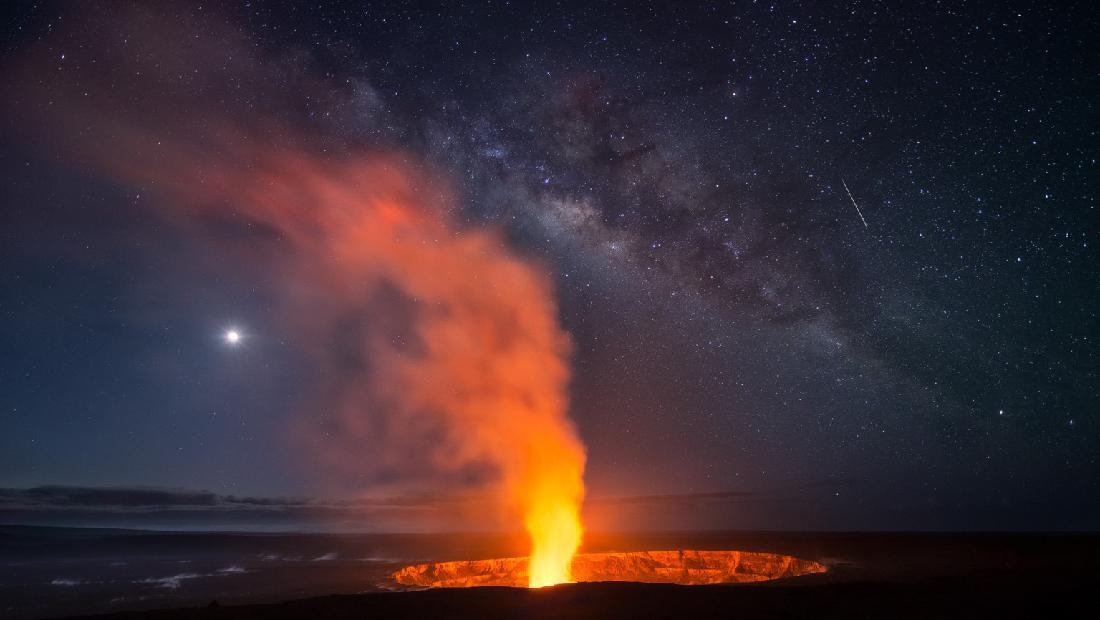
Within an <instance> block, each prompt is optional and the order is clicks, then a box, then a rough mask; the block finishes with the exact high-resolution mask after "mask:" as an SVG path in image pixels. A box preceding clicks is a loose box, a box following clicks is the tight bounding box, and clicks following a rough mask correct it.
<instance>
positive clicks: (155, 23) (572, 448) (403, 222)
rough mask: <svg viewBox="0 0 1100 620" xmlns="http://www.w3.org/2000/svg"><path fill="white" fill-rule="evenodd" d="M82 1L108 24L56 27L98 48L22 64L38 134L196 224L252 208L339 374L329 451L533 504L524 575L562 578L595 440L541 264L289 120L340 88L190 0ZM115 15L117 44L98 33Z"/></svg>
mask: <svg viewBox="0 0 1100 620" xmlns="http://www.w3.org/2000/svg"><path fill="white" fill-rule="evenodd" d="M88 19H89V20H106V21H107V22H109V23H100V24H98V25H97V26H95V27H91V26H87V27H84V28H81V29H78V31H77V32H74V33H69V39H65V41H67V44H68V45H71V46H72V47H73V48H74V49H77V48H79V49H82V50H90V51H88V52H86V53H85V56H86V57H88V58H94V59H95V61H96V62H95V63H91V62H88V63H86V64H85V65H84V66H76V65H75V61H73V60H69V61H68V63H69V64H65V65H62V66H60V67H57V68H55V69H52V71H51V70H49V69H51V68H52V67H54V65H56V64H57V63H58V62H60V61H59V60H58V58H60V55H59V54H58V53H57V50H56V49H52V48H49V47H48V46H47V47H45V48H44V49H42V50H39V53H38V56H37V57H34V58H31V59H24V60H25V62H24V63H23V65H22V66H21V67H18V70H16V71H14V72H12V75H13V76H15V79H14V81H15V82H16V85H15V87H14V88H15V89H14V90H12V92H19V93H21V100H20V101H18V102H16V106H17V108H19V110H18V112H19V114H17V116H20V117H22V118H24V119H27V121H28V127H31V128H32V129H33V132H34V133H35V134H36V138H35V139H36V140H46V141H54V142H58V143H64V144H65V146H66V148H67V149H68V151H69V152H71V153H72V158H73V159H74V160H75V161H76V162H78V163H80V164H81V165H82V166H84V167H86V168H87V167H93V168H94V169H98V170H100V171H102V172H107V173H109V174H110V175H111V176H112V177H113V178H115V179H117V180H120V181H123V182H126V183H130V184H133V185H136V186H138V187H142V188H143V190H142V191H143V192H147V193H150V194H154V195H156V196H157V201H158V203H159V204H160V205H167V206H171V207H172V209H170V211H169V214H170V215H171V217H172V218H174V219H176V220H177V221H180V222H181V223H183V224H184V225H186V226H188V227H194V226H195V225H196V224H198V225H200V226H202V225H205V224H208V223H211V222H212V223H214V224H215V225H224V223H225V222H227V221H231V222H232V223H233V225H234V226H235V227H238V228H239V227H240V224H241V223H242V222H243V223H244V224H245V228H247V230H248V231H249V234H252V235H257V236H259V237H261V238H262V243H261V244H260V245H262V246H263V248H262V249H263V253H262V254H261V256H262V259H263V261H264V265H265V267H266V268H267V269H268V270H269V271H271V272H273V273H274V276H273V277H274V278H276V279H277V280H278V281H279V282H280V286H279V288H278V291H279V295H278V296H279V299H278V303H279V307H280V315H281V316H282V317H283V320H284V321H285V324H286V325H287V326H288V327H289V328H290V330H291V331H293V332H294V333H295V334H296V335H297V336H298V338H299V339H300V341H301V342H300V344H301V346H302V347H303V349H305V350H307V352H308V355H309V356H310V359H312V360H313V363H314V364H315V366H316V367H317V368H318V369H319V371H320V372H319V373H318V374H319V375H320V376H321V377H323V378H324V380H325V381H328V383H325V384H324V385H322V386H321V388H322V392H323V395H322V396H323V398H321V399H319V400H317V401H315V402H313V403H312V405H313V407H314V408H315V409H313V410H307V411H305V412H303V418H304V419H305V420H306V424H305V425H304V426H306V427H308V426H310V425H311V424H312V425H313V427H314V431H313V433H314V435H315V436H316V437H319V438H322V440H321V442H320V444H319V447H320V449H321V450H322V451H324V452H325V453H326V456H328V457H331V459H330V460H332V461H333V462H342V463H345V464H346V463H347V462H348V461H349V460H351V461H353V462H354V463H355V464H356V465H357V466H359V467H362V468H363V469H364V470H367V469H369V470H372V471H368V472H366V474H367V475H366V476H365V479H367V480H370V481H372V483H373V482H375V481H378V480H383V481H387V482H394V481H396V482H395V483H396V484H399V483H400V482H401V481H402V480H403V479H404V478H405V477H406V476H407V477H409V478H412V479H415V480H417V481H418V482H420V483H422V484H424V483H425V481H426V484H427V485H428V486H431V485H432V482H433V481H437V484H435V486H437V487H438V486H443V487H446V486H447V485H448V483H449V482H450V481H453V480H463V481H467V482H468V481H469V480H470V479H473V480H474V482H475V484H476V485H478V486H481V487H485V488H488V489H489V490H491V491H493V492H495V493H496V494H497V495H498V497H499V498H500V499H501V500H502V503H504V504H505V505H507V506H510V507H511V508H513V509H514V510H516V511H517V512H518V514H520V515H522V519H523V524H524V527H525V528H526V530H527V532H528V533H529V535H530V538H531V556H532V557H531V564H530V566H531V569H530V585H531V586H543V585H549V584H553V583H558V582H563V581H569V580H570V575H569V566H570V560H571V558H572V557H573V555H574V553H575V551H576V550H577V548H578V545H579V544H580V539H581V525H580V520H579V509H580V504H581V501H582V499H583V496H584V485H583V481H582V476H583V472H584V464H585V453H584V448H583V446H582V444H581V442H580V440H579V438H578V436H577V433H576V431H575V429H574V427H573V425H572V423H571V421H570V420H569V419H568V417H567V409H568V402H567V383H568V380H569V367H568V356H569V352H570V342H569V338H568V336H567V334H566V333H565V332H564V331H563V330H562V329H561V327H560V326H559V324H558V320H557V308H556V305H555V301H554V295H553V291H552V286H551V283H550V282H549V280H548V278H547V277H546V276H545V275H544V273H543V272H542V270H541V269H539V268H538V266H537V265H536V264H534V263H533V262H531V261H530V260H526V259H524V258H522V257H520V256H517V255H516V254H515V253H513V252H511V251H510V250H509V248H508V247H507V245H506V243H505V240H504V238H503V236H502V235H501V234H500V233H499V232H497V231H494V230H490V229H485V228H472V227H468V226H462V225H459V223H458V222H456V216H455V215H454V213H453V209H452V208H451V206H450V204H449V200H448V199H447V198H446V195H447V192H446V191H445V190H444V189H442V188H441V185H440V184H439V183H437V182H435V181H434V179H433V178H432V176H433V175H430V174H425V173H424V172H422V171H419V170H416V169H414V168H412V167H411V166H409V165H407V164H405V163H403V162H404V161H405V158H404V157H403V156H401V155H399V154H396V153H380V152H378V151H377V150H374V151H372V152H370V153H369V154H366V155H363V154H359V155H348V156H342V157H332V156H328V155H321V154H320V153H321V152H322V151H329V146H331V142H332V140H328V141H326V140H321V139H317V138H315V137H314V136H312V135H310V133H309V132H307V131H303V130H302V129H301V128H298V127H294V128H290V127H288V125H289V123H288V122H287V121H286V119H285V118H283V117H282V116H281V115H280V114H279V113H278V111H279V109H280V108H288V109H292V108H293V103H286V102H282V103H281V100H282V99H285V98H287V97H288V95H287V93H288V92H292V93H297V92H307V91H308V92H318V91H325V92H328V93H333V92H334V91H336V94H332V95H331V96H332V98H338V96H339V95H340V94H339V92H338V90H337V89H336V88H335V87H333V86H331V85H327V84H325V83H323V81H322V80H319V79H317V78H315V77H313V76H314V75H315V74H312V73H310V72H308V71H303V70H302V69H301V68H300V67H297V66H295V67H294V68H293V70H290V69H284V68H280V67H272V66H270V64H269V63H265V62H262V61H260V60H258V59H257V58H256V55H255V54H256V52H255V49H256V48H255V46H253V45H251V43H250V42H248V41H246V40H243V39H242V37H241V35H240V34H239V33H237V32H234V31H226V30H224V29H219V28H218V27H217V26H216V25H213V24H211V23H205V22H203V21H202V18H201V17H196V16H195V15H187V14H181V15H175V16H172V17H171V18H165V17H164V16H161V15H156V14H154V13H153V12H150V11H147V10H145V9H140V8H138V9H134V10H133V11H132V12H130V13H126V14H121V15H108V16H106V17H100V16H95V17H89V18H88ZM120 29H121V30H123V31H125V32H127V33H129V34H128V37H127V38H123V39H122V42H119V40H118V39H119V37H113V36H112V37H106V38H96V37H97V35H95V34H94V33H96V32H102V33H114V32H117V31H119V30H120ZM192 33H195V35H194V36H192ZM198 33H202V34H201V36H200V35H199V34H198ZM78 40H79V41H78ZM78 43H79V45H78ZM93 52H94V53H93ZM227 59H228V60H227ZM295 62H297V60H295ZM196 67H197V68H200V69H196ZM288 75H289V76H290V77H288ZM42 76H46V77H45V78H43V77H42ZM294 80H297V82H296V83H292V84H287V81H292V82H293V81H294ZM272 84H280V85H281V86H278V87H276V86H272ZM119 85H121V86H119ZM9 86H10V85H9ZM227 101H230V102H232V101H237V102H239V101H244V102H246V103H245V104H242V106H243V107H241V108H240V109H237V110H234V109H233V104H231V103H230V104H227V103H226V102H227ZM265 111H266V112H265ZM265 119H266V120H265ZM341 150H345V151H346V150H347V149H341ZM356 151H358V152H360V153H362V149H353V150H350V151H348V152H356ZM330 152H331V151H330ZM215 229H216V226H215V228H206V229H200V230H205V231H207V232H204V235H207V236H215V237H216V235H214V234H212V233H211V234H208V232H209V231H210V230H215ZM257 231H259V232H257ZM251 240H252V239H251V238H250V241H251ZM220 243H224V244H226V245H231V244H232V243H233V241H232V240H224V241H220ZM246 245H247V244H246ZM247 252H248V253H249V255H251V256H253V257H254V256H255V255H256V253H255V251H254V250H253V249H252V248H249V249H248V250H247ZM348 326H351V327H350V328H349V327H348ZM322 426H323V427H324V428H319V427H322ZM349 454H350V455H354V457H350V458H349V457H347V456H346V455H349ZM361 455H365V456H361ZM375 474H377V475H375ZM467 486H469V485H468V484H467Z"/></svg>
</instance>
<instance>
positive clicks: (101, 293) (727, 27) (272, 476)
mask: <svg viewBox="0 0 1100 620" xmlns="http://www.w3.org/2000/svg"><path fill="white" fill-rule="evenodd" d="M360 4H361V3H349V4H348V5H347V6H342V5H341V4H339V3H335V4H333V5H332V6H328V7H323V8H295V7H293V6H292V5H289V4H284V3H267V2H251V3H247V4H244V5H240V6H236V7H231V8H226V9H219V11H220V12H215V11H212V10H210V9H206V10H203V11H198V10H195V11H192V12H193V13H194V15H195V16H196V17H195V18H194V21H186V22H180V23H181V25H180V28H181V29H186V28H189V27H195V29H196V30H195V32H193V33H192V32H183V33H178V34H179V35H180V36H193V37H194V38H195V40H198V41H204V43H203V44H204V45H209V47H211V48H212V49H215V50H220V49H221V48H219V47H218V46H225V54H226V55H227V56H228V55H231V54H233V53H238V52H240V53H246V54H247V55H248V58H249V62H250V64H249V65H248V66H249V67H251V68H245V69H242V68H240V67H234V66H233V65H232V63H229V65H230V66H228V67H226V66H222V67H206V66H194V67H191V69H193V70H194V71H195V72H196V73H198V72H208V71H212V72H214V73H215V74H216V75H217V76H220V77H219V79H225V80H227V81H228V82H227V83H229V82H232V81H233V80H235V79H238V78H239V79H240V81H241V83H243V84H244V86H243V87H238V88H236V89H235V90H234V89H232V88H230V89H227V92H229V93H231V94H230V95H227V96H226V98H225V99H224V100H219V101H218V102H217V106H221V107H224V108H225V109H226V110H227V111H228V113H227V117H228V118H231V119H241V118H250V115H252V114H255V115H260V116H266V117H272V118H276V119H278V120H279V121H280V122H281V123H285V124H286V125H289V126H291V127H295V128H296V129H298V130H300V131H302V132H304V133H309V134H311V135H314V136H316V144H311V145H308V147H307V148H311V149H323V150H325V152H330V153H331V152H340V153H355V152H356V151H357V150H361V149H370V148H378V147H385V148H396V149H400V150H401V151H403V152H405V153H407V154H408V157H409V158H410V159H412V160H415V161H417V162H422V163H424V164H427V165H431V166H435V168H436V169H437V170H439V171H441V173H442V174H444V175H446V176H447V177H448V179H449V180H450V182H451V183H453V184H454V186H455V187H456V188H457V189H456V191H457V193H458V195H459V201H460V206H461V209H462V214H463V218H464V219H465V220H466V221H467V222H468V223H469V224H471V225H490V226H496V227H500V228H502V229H504V230H505V231H506V233H507V235H508V239H509V242H510V243H511V244H512V246H513V247H514V248H515V250H516V251H517V252H521V253H524V254H528V255H533V256H537V257H539V258H540V259H541V260H543V261H544V264H545V265H546V268H547V270H548V271H550V272H551V274H552V276H553V281H554V285H555V287H556V290H557V292H558V296H559V304H560V319H561V322H562V324H563V326H564V327H565V328H566V329H567V330H568V331H569V332H570V333H571V335H572V337H573V339H574V342H575V345H576V347H575V353H574V358H573V369H574V380H573V384H572V388H571V398H572V408H571V415H572V417H573V419H574V420H575V421H576V423H577V425H578V427H579V430H580V433H581V435H582V437H583V438H584V440H585V442H586V444H587V446H588V454H589V465H588V473H587V476H586V479H587V481H588V485H589V492H590V495H591V496H594V497H605V496H611V495H654V494H661V495H663V494H698V493H708V492H727V491H732V492H746V493H752V495H751V496H750V497H751V498H753V499H751V500H750V501H747V502H746V503H744V504H738V505H737V506H735V507H733V508H731V507H730V506H728V505H722V506H720V507H717V508H715V507H714V506H711V507H710V509H709V510H711V512H710V513H708V514H709V515H710V517H712V518H711V519H710V523H711V524H713V525H715V526H726V527H770V526H774V527H793V528H807V529H814V528H841V529H861V528H887V529H889V528H897V529H908V528H915V529H925V528H949V529H950V528H960V529H975V528H976V529H982V528H1015V529H1052V528H1053V529H1057V528H1086V529H1089V528H1091V529H1095V528H1097V527H1100V502H1098V500H1097V498H1098V497H1100V489H1098V488H1097V487H1098V483H1100V464H1098V463H1097V454H1098V453H1100V419H1098V418H1097V403H1098V402H1100V379H1098V376H1097V372H1098V364H1097V354H1096V341H1097V338H1098V336H1100V334H1098V331H1097V325H1098V323H1097V315H1096V300H1097V299H1100V290H1098V289H1100V285H1098V278H1097V275H1096V274H1097V267H1098V265H1100V263H1098V261H1097V243H1098V242H1100V239H1097V232H1098V228H1097V222H1098V218H1097V213H1096V203H1097V192H1098V189H1100V188H1098V179H1100V175H1098V174H1097V172H1098V170H1097V161H1096V158H1097V155H1098V147H1097V145H1098V135H1097V132H1098V127H1100V125H1098V120H1100V118H1098V114H1097V103H1096V102H1097V100H1098V99H1097V96H1098V95H1100V88H1098V80H1100V61H1098V58H1100V56H1098V54H1097V47H1096V43H1095V32H1097V28H1098V27H1100V23H1098V22H1100V20H1098V19H1097V12H1096V9H1095V8H1092V7H1091V5H1090V3H1087V2H1082V3H1074V2H1055V3H1030V2H1028V3H1023V2H1021V3H1004V2H972V3H962V4H961V6H955V3H947V4H931V3H930V4H926V5H918V4H917V3H874V2H869V3H852V4H850V5H849V4H844V5H843V6H842V7H841V6H835V7H826V6H822V5H821V4H820V3H810V2H808V3H786V2H783V3H780V2H776V3H767V2H734V3H729V4H722V5H713V6H712V5H711V4H710V3H707V5H706V8H691V7H689V6H686V5H685V6H681V5H678V4H677V5H671V4H670V5H668V6H649V5H645V4H643V3H634V2H627V3H622V4H609V5H606V6H601V7H589V6H587V5H588V4H589V3H577V5H576V6H573V5H571V4H570V3H554V4H546V5H544V6H543V7H541V8H539V9H534V10H531V9H528V8H527V7H526V6H525V5H526V3H512V4H508V3H499V2H497V3H484V4H482V3H446V4H445V7H444V8H428V7H427V6H426V5H419V4H418V5H409V6H405V5H402V4H400V3H374V4H372V5H371V6H370V7H369V8H364V7H361V6H359V5H360ZM3 18H4V23H3V26H4V29H3V32H4V33H5V39H4V43H3V55H4V65H3V66H4V67H5V73H8V72H9V71H11V70H12V69H13V68H15V69H17V70H18V71H20V72H24V71H28V69H27V67H28V66H30V67H32V69H30V70H29V72H30V73H31V74H32V75H33V78H32V79H33V80H34V81H35V82H36V83H37V84H39V85H42V84H45V85H47V86H49V85H50V84H52V83H53V82H57V83H59V84H63V85H65V88H67V89H68V90H67V91H65V92H70V93H75V92H77V90H78V89H76V87H75V86H74V85H75V84H84V82H83V81H82V80H87V81H88V83H90V84H92V85H93V88H95V87H101V88H117V89H119V90H120V91H125V92H127V93H129V95H128V96H129V97H130V99H129V100H128V103H127V105H129V106H133V109H135V110H144V108H143V105H144V104H143V101H146V99H145V98H146V97H148V99H147V101H148V102H150V103H149V105H157V106H162V105H163V103H164V101H165V100H166V99H165V97H164V96H163V95H162V93H158V92H156V89H157V88H159V87H160V85H158V84H155V83H151V82H149V80H150V79H151V78H147V77H143V76H141V75H135V73H134V72H133V71H128V70H127V68H126V67H124V66H119V67H104V66H102V63H100V62H99V59H100V58H101V57H103V56H102V54H101V53H100V50H97V49H96V44H97V43H96V42H97V41H103V40H111V41H112V42H113V43H116V44H117V43H118V42H119V41H120V40H121V39H122V38H125V37H126V36H127V32H128V29H130V28H133V27H137V26H135V24H138V23H143V22H136V21H132V19H131V18H130V17H127V13H126V11H118V10H111V11H110V12H109V13H104V12H103V11H100V10H97V9H96V8H89V7H87V6H83V7H79V6H78V5H75V4H64V3H41V4H35V5H29V4H28V5H23V6H13V7H8V8H5V9H4V15H3ZM112 24H114V25H115V26H114V27H112V26H111V25H112ZM195 24H198V26H195ZM90 30H95V31H96V32H97V33H98V34H96V35H95V36H91V35H88V32H89V31H90ZM223 31H225V32H232V33H235V34H234V37H239V39H236V40H235V42H233V43H226V41H225V39H224V38H222V37H219V36H216V35H217V33H221V32H223ZM212 33H213V34H212ZM96 37H101V38H96ZM204 37H205V38H204ZM242 42H243V43H242ZM170 43H171V42H166V45H165V46H164V47H163V48H157V49H144V48H143V49H140V50H137V51H135V54H138V53H142V54H152V55H153V56H158V55H160V56H163V57H164V58H174V61H175V62H178V63H180V64H181V65H183V66H184V67H185V68H186V67H187V66H188V63H189V62H192V60H193V59H192V58H191V57H189V56H187V55H186V54H183V53H182V52H178V51H174V48H173V46H172V45H171V44H170ZM234 46H236V47H234ZM242 50H243V51H242ZM62 56H64V57H62ZM158 57H159V56H158ZM44 58H46V59H50V60H49V62H46V61H44V60H43V59H44ZM255 67H261V68H263V75H264V76H267V77H265V78H264V79H262V80H261V79H259V78H257V76H256V75H254V74H249V75H239V74H237V73H236V72H240V71H256V69H255ZM104 75H106V76H108V77H107V78H106V79H105V78H104V77H103V76H104ZM88 76H96V77H88ZM272 76H273V77H272ZM181 79H182V78H181ZM261 82H262V83H261ZM234 83H235V82H234ZM257 84H259V85H257ZM183 88H186V87H183ZM9 98H11V99H13V100H14V101H12V102H10V103H11V106H10V107H9V108H7V112H6V121H5V123H4V124H3V129H2V133H0V145H2V146H0V183H2V187H3V191H2V192H0V201H2V204H0V319H2V320H0V353H2V355H0V487H9V488H22V487H32V486H36V485H44V484H61V485H82V486H135V485H140V486H155V487H179V488H187V489H207V490H210V491H213V492H215V493H219V494H249V495H299V496H309V495H317V494H324V493H326V492H328V491H329V490H330V489H329V488H328V487H329V486H330V484H329V483H330V482H332V481H331V477H333V476H335V475H336V474H334V473H332V472H327V471H326V470H325V468H324V466H323V464H321V463H319V462H318V459H316V458H314V456H313V455H309V454H303V453H302V452H301V451H300V450H298V449H296V448H295V446H294V445H293V442H292V441H288V438H287V435H288V428H290V427H292V426H293V424H294V423H297V422H298V421H300V420H301V419H302V418H303V416H305V418H306V419H308V417H309V415H310V410H309V406H310V403H309V399H308V395H309V394H310V392H311V390H312V389H314V387H315V386H316V385H318V384H319V382H323V381H324V380H325V377H322V376H318V372H317V370H316V369H313V368H311V367H310V366H309V364H308V363H306V360H305V359H304V357H303V353H302V351H301V350H300V347H298V346H296V345H295V340H294V338H293V337H292V335H291V334H286V333H282V332H281V331H280V330H281V329H284V328H282V327H280V323H279V322H278V321H276V320H275V318H274V310H273V308H275V307H276V306H278V302H279V298H280V296H282V295H286V294H287V291H286V290H285V287H283V286H282V284H281V283H280V282H277V281H273V279H272V278H271V277H270V276H269V274H266V273H264V272H263V270H262V269H258V268H257V266H256V265H255V264H254V263H249V262H248V261H242V260H239V259H238V258H235V257H234V256H228V255H219V254H218V253H217V251H216V247H217V246H218V244H217V243H216V241H217V239H218V238H219V236H232V235H233V234H235V233H234V232H233V231H231V230H230V231H226V230H210V229H203V230H198V231H197V230H196V229H194V228H190V227H187V226H177V225H174V224H173V223H172V222H171V221H166V219H165V218H164V217H162V216H160V215H158V207H157V205H156V204H153V202H155V199H153V198H151V197H150V196H149V194H148V193H147V192H143V189H142V188H141V187H136V186H133V185H128V184H126V183H123V182H119V181H117V180H115V179H112V178H110V177H109V176H108V175H104V174H102V173H101V172H100V171H98V170H96V169H94V168H93V167H90V166H88V165H87V164H86V163H85V162H84V161H82V160H81V159H80V157H78V156H76V155H73V154H72V148H71V146H70V145H69V144H67V142H68V140H67V138H66V136H65V134H64V131H71V127H70V128H68V129H65V130H63V131H62V132H61V133H58V132H57V131H54V130H50V129H49V128H46V127H42V128H39V127H35V126H33V124H32V126H28V123H27V122H26V121H25V119H26V118H27V116H26V114H25V113H24V112H25V110H26V109H27V108H35V107H41V106H43V105H44V104H43V102H42V101H40V100H32V99H29V98H24V96H23V94H22V93H20V92H15V94H14V95H9ZM185 108H187V106H186V105H185V104H181V105H180V109H179V110H177V111H173V110H171V109H165V110H158V112H157V118H158V119H160V121H161V122H162V127H163V131H164V132H165V135H166V136H173V135H177V134H178V133H180V132H184V131H186V125H182V124H179V125H177V124H175V123H176V121H175V120H174V119H175V118H177V116H179V117H183V116H187V115H189V114H192V113H193V110H191V109H185ZM125 112H126V110H125V109H123V110H120V112H119V113H120V114H121V113H125ZM143 113H144V111H143ZM41 122H43V123H46V122H47V121H41ZM82 122H83V121H82ZM845 184H846V185H847V186H848V188H849V189H850V191H851V196H849V194H848V193H847V192H846V191H845V189H844V185H845ZM853 202H854V203H855V204H853ZM856 205H858V209H859V211H860V212H857V210H856ZM861 216H862V217H861ZM864 220H865V222H864ZM246 242H247V239H246ZM370 319H371V317H367V316H364V317H362V319H361V320H363V321H369V320H370ZM230 326H238V327H239V328H240V329H242V330H244V332H245V334H246V339H245V343H244V346H242V347H239V348H233V347H227V346H225V343H224V342H223V341H222V340H221V339H220V336H221V334H222V332H223V331H224V330H225V329H226V328H228V327H230ZM326 478H327V479H329V480H328V482H324V483H322V482H320V481H324V480H326ZM336 486H340V487H341V488H346V489H356V490H364V491H369V490H370V489H369V488H359V487H358V486H356V481H355V480H348V481H346V482H345V483H341V484H339V485H336ZM738 497H740V496H738ZM658 525H665V526H669V525H674V524H671V523H667V522H666V523H659V524H658Z"/></svg>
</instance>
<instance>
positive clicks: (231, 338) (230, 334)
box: [225, 329, 241, 345]
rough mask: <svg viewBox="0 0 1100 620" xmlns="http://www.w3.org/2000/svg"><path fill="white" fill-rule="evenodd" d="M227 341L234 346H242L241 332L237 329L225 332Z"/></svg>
mask: <svg viewBox="0 0 1100 620" xmlns="http://www.w3.org/2000/svg"><path fill="white" fill-rule="evenodd" d="M225 341H226V342H227V343H229V344H233V345H235V344H240V342H241V332H239V331H237V330H235V329H227V330H225Z"/></svg>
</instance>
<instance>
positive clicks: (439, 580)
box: [393, 551, 826, 588]
mask: <svg viewBox="0 0 1100 620" xmlns="http://www.w3.org/2000/svg"><path fill="white" fill-rule="evenodd" d="M825 570H826V569H825V567H824V566H822V565H821V564H819V563H817V562H813V561H810V560H803V559H800V558H795V557H791V556H789V555H778V554H774V553H755V552H750V551H633V552H629V553H585V554H580V555H577V556H576V557H574V558H573V565H572V573H573V580H574V581H579V582H584V581H638V582H647V583H676V584H681V585H702V584H711V583H747V582H753V581H768V580H771V579H780V578H783V577H795V576H798V575H806V574H811V573H823V572H825ZM393 578H394V580H395V581H397V582H398V583H400V584H403V585H409V586H422V587H436V588H466V587H473V586H513V587H527V558H499V559H493V560H466V561H458V562H439V563H435V564H416V565H413V566H407V567H405V568H403V569H401V570H399V571H397V572H395V573H394V574H393Z"/></svg>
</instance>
